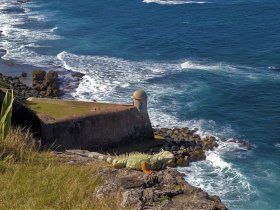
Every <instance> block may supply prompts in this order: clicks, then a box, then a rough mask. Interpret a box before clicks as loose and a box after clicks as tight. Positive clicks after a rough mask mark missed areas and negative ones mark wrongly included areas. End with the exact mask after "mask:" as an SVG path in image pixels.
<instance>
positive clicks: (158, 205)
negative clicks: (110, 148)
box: [55, 152, 227, 210]
mask: <svg viewBox="0 0 280 210" xmlns="http://www.w3.org/2000/svg"><path fill="white" fill-rule="evenodd" d="M55 154H56V155H57V156H58V157H60V158H63V159H66V160H67V161H68V164H70V165H73V164H75V165H85V164H89V163H92V162H93V163H94V162H96V163H97V164H100V163H99V162H100V160H94V159H92V158H88V157H82V156H79V155H73V154H71V153H67V152H66V153H65V152H55ZM107 165H108V164H107ZM98 174H99V177H100V179H101V180H103V181H102V184H101V185H100V186H99V187H98V188H97V190H96V191H95V193H94V194H93V199H94V200H98V201H108V202H109V201H110V200H111V199H113V200H117V201H118V203H117V206H115V207H114V209H137V210H144V209H150V210H170V209H174V210H175V209H176V210H187V209H190V210H193V209H204V210H226V209H227V208H226V207H225V205H224V204H223V203H222V202H221V200H220V198H219V197H218V196H210V195H208V193H206V192H205V191H203V190H201V189H200V188H197V187H193V186H191V185H190V184H188V183H187V182H186V181H185V179H184V175H183V174H181V173H179V172H178V171H177V170H175V169H170V168H169V169H165V170H161V171H155V173H154V174H152V175H147V174H144V173H143V172H140V171H135V170H130V169H122V170H120V169H113V168H111V167H110V166H109V165H108V166H106V165H105V166H104V167H102V168H100V169H99V171H98Z"/></svg>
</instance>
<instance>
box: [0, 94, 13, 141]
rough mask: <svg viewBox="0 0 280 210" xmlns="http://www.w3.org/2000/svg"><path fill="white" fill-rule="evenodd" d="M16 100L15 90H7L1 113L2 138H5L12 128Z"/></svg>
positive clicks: (0, 134) (0, 127) (0, 131)
mask: <svg viewBox="0 0 280 210" xmlns="http://www.w3.org/2000/svg"><path fill="white" fill-rule="evenodd" d="M13 102H14V92H13V90H7V91H6V94H5V97H4V100H3V103H2V108H1V115H0V139H1V140H4V139H5V138H6V136H7V134H8V132H9V130H10V128H11V122H12V109H13Z"/></svg>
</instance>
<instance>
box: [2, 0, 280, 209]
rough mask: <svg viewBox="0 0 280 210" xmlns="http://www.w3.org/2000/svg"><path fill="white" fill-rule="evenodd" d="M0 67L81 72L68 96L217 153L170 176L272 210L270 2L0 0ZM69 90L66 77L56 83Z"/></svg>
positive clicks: (239, 204) (274, 126)
mask: <svg viewBox="0 0 280 210" xmlns="http://www.w3.org/2000/svg"><path fill="white" fill-rule="evenodd" d="M0 21H1V24H0V30H1V31H2V33H1V36H0V48H1V49H5V50H6V54H5V55H4V56H3V57H2V58H3V59H4V60H8V61H12V62H13V63H14V64H18V65H29V66H35V67H36V68H43V69H53V70H57V71H62V72H65V71H66V70H72V71H77V72H82V73H84V74H85V76H84V77H83V79H82V80H81V83H80V84H79V85H78V87H76V88H74V89H73V90H72V91H71V92H70V93H68V94H66V95H65V97H66V98H75V99H79V100H97V101H105V102H121V103H130V102H131V98H130V96H131V95H132V93H133V92H134V91H135V90H136V89H138V88H143V89H144V90H145V91H146V92H147V94H148V97H149V99H148V100H149V101H148V108H149V114H150V117H151V121H152V124H153V125H154V126H160V127H186V126H188V127H191V128H195V127H197V128H199V133H200V134H201V135H210V134H211V135H215V136H216V137H218V138H219V142H220V144H219V147H218V148H217V149H215V150H214V151H209V152H208V153H207V158H206V160H205V161H199V162H196V163H192V164H191V165H190V167H185V168H178V170H179V171H180V172H182V173H184V174H185V177H186V180H187V181H188V182H189V183H190V184H192V185H194V186H198V187H200V188H202V189H204V190H205V191H207V192H208V193H209V194H210V195H214V194H215V195H218V196H220V198H221V199H222V201H223V202H224V203H225V204H226V206H227V207H228V208H229V209H280V201H279V197H280V106H279V105H280V1H279V0H178V1H176V0H168V1H166V0H165V1H164V0H129V1H128V0H79V1H69V0H68V1H67V0H59V1H58V0H48V1H45V0H32V1H30V2H28V3H25V4H21V3H18V2H17V1H16V0H0ZM61 79H62V80H67V79H68V78H67V74H62V76H61Z"/></svg>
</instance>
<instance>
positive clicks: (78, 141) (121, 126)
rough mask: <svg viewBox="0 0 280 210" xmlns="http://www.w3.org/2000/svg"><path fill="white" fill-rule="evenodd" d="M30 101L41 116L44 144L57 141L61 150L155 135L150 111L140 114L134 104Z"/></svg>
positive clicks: (109, 144) (95, 146)
mask: <svg viewBox="0 0 280 210" xmlns="http://www.w3.org/2000/svg"><path fill="white" fill-rule="evenodd" d="M27 103H29V104H31V105H30V106H29V107H31V108H32V107H33V108H34V107H35V108H34V109H33V110H34V111H35V112H37V116H38V118H39V119H40V125H41V129H40V130H41V131H42V132H41V139H42V141H43V143H44V142H45V143H50V144H53V143H54V144H55V145H56V146H59V147H58V149H61V150H63V149H78V148H80V149H89V150H96V149H100V148H107V147H112V146H119V145H121V144H127V143H131V142H133V141H145V140H146V141H148V140H152V139H153V138H154V135H153V130H152V126H151V122H150V119H149V116H148V114H147V113H140V112H139V111H138V110H137V109H136V108H135V107H134V106H132V105H118V104H101V103H94V102H78V101H69V100H68V101H63V100H54V99H36V98H33V99H31V101H28V102H27ZM63 104H64V105H63ZM85 104H86V107H87V110H86V111H85V112H80V113H78V110H79V109H82V110H84V109H85ZM40 106H48V107H51V109H52V110H56V112H57V113H56V114H57V115H59V116H62V117H57V118H56V117H55V116H54V115H51V113H52V112H53V111H51V113H46V112H44V111H42V110H43V109H42V108H41V109H38V107H40ZM69 106H70V107H74V109H73V110H72V111H73V113H72V114H71V115H70V114H69V113H65V112H63V108H62V107H64V108H65V109H66V110H68V111H69V109H68V107H69ZM70 111H71V109H70Z"/></svg>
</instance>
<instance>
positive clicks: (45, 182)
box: [0, 128, 118, 209]
mask: <svg viewBox="0 0 280 210" xmlns="http://www.w3.org/2000/svg"><path fill="white" fill-rule="evenodd" d="M67 162H69V160H67V159H62V158H58V157H56V156H55V155H53V153H52V152H50V151H41V152H40V151H39V144H38V143H37V142H36V141H35V140H34V139H33V138H32V135H31V134H30V133H29V132H28V131H23V130H22V129H19V128H14V129H12V130H11V131H10V133H9V135H8V137H7V138H6V139H5V140H4V141H1V142H0V186H1V188H0V209H118V207H117V206H118V205H117V202H116V201H115V200H114V199H113V198H108V200H106V201H97V200H93V193H94V192H95V190H96V188H97V187H98V186H99V185H100V184H101V183H102V182H103V180H102V177H99V176H98V173H97V170H98V169H99V168H101V167H108V166H107V165H106V164H105V163H102V162H99V161H96V162H92V163H88V164H82V165H81V164H80V165H78V164H74V165H73V164H72V165H71V164H68V163H67Z"/></svg>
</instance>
